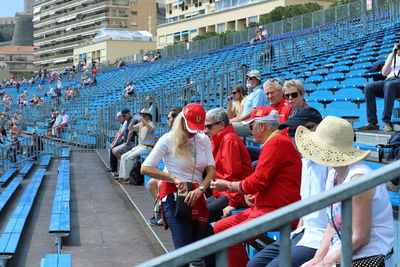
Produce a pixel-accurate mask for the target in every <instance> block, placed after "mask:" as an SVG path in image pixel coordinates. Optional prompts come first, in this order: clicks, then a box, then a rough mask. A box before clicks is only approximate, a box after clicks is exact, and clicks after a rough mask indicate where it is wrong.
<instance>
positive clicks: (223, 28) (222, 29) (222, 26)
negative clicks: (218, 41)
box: [218, 23, 225, 33]
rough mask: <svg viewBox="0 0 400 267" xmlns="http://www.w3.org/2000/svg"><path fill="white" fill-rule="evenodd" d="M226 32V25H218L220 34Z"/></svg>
mask: <svg viewBox="0 0 400 267" xmlns="http://www.w3.org/2000/svg"><path fill="white" fill-rule="evenodd" d="M222 32H225V23H220V24H218V33H222Z"/></svg>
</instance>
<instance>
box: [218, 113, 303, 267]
mask: <svg viewBox="0 0 400 267" xmlns="http://www.w3.org/2000/svg"><path fill="white" fill-rule="evenodd" d="M246 123H247V124H249V125H250V128H251V130H252V133H253V136H254V139H255V141H256V142H258V143H261V144H264V145H263V147H262V149H261V153H260V157H259V160H258V164H257V167H256V169H255V171H254V172H253V173H252V174H251V175H249V176H247V177H246V178H244V179H243V180H241V181H237V182H229V181H226V180H222V179H220V180H215V181H213V182H211V188H212V189H215V190H218V191H226V190H228V191H231V192H239V193H242V194H246V195H254V204H253V206H251V207H250V208H248V209H247V210H244V211H242V212H240V213H236V214H235V215H232V216H229V217H227V218H224V219H222V220H219V221H217V222H216V223H215V225H214V232H215V233H219V232H222V231H224V230H226V229H228V228H231V227H234V226H237V225H238V224H242V223H245V222H248V221H251V220H253V219H255V218H257V217H259V216H262V215H264V214H267V213H269V212H272V211H274V210H277V209H279V208H281V207H283V206H286V205H289V204H291V203H293V202H295V201H298V200H300V182H301V157H300V154H299V152H298V151H296V149H295V148H294V147H293V144H292V142H291V140H290V138H289V137H288V136H287V135H286V134H283V133H280V132H279V130H278V129H277V128H278V125H279V117H278V112H277V111H276V110H274V109H273V108H272V107H268V106H261V107H258V108H256V109H255V110H254V112H253V114H252V115H251V117H250V119H248V120H247V121H246ZM293 224H296V222H293ZM228 261H229V266H230V267H233V266H245V265H246V264H247V261H248V256H247V253H246V250H245V247H244V245H242V244H241V243H239V244H235V245H233V246H231V247H230V248H229V249H228Z"/></svg>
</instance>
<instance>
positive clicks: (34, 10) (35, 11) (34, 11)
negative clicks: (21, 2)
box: [33, 6, 42, 14]
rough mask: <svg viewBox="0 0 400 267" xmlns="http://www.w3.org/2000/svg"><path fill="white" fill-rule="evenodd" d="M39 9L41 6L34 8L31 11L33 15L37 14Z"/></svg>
mask: <svg viewBox="0 0 400 267" xmlns="http://www.w3.org/2000/svg"><path fill="white" fill-rule="evenodd" d="M41 8H42V7H41V6H37V7H35V8H34V9H33V14H36V13H39V12H40V9H41Z"/></svg>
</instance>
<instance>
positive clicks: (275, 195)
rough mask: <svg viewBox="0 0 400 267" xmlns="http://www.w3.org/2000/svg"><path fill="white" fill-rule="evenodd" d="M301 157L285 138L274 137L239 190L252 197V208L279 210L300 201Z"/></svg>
mask: <svg viewBox="0 0 400 267" xmlns="http://www.w3.org/2000/svg"><path fill="white" fill-rule="evenodd" d="M300 183H301V157H300V153H299V152H298V151H297V150H296V149H295V148H294V146H293V144H292V141H291V140H290V138H289V136H287V135H285V134H282V133H278V134H276V135H275V136H273V137H272V138H271V139H269V140H268V141H267V142H266V143H265V144H264V146H263V147H262V149H261V153H260V157H259V159H258V163H257V167H256V169H255V171H254V173H253V174H252V175H250V176H248V177H246V179H245V180H243V181H242V182H241V183H240V184H239V186H240V189H241V190H242V191H243V192H245V193H246V194H253V195H255V203H254V204H255V207H256V208H269V209H271V210H275V209H279V208H281V207H283V206H286V205H289V204H291V203H293V202H296V201H298V200H300Z"/></svg>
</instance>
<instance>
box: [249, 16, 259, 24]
mask: <svg viewBox="0 0 400 267" xmlns="http://www.w3.org/2000/svg"><path fill="white" fill-rule="evenodd" d="M250 22H258V17H257V16H253V17H250V18H249V23H250Z"/></svg>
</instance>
